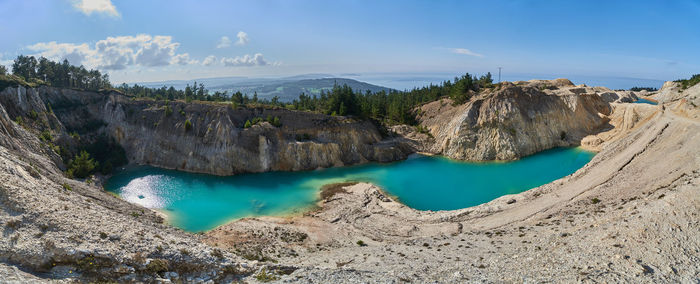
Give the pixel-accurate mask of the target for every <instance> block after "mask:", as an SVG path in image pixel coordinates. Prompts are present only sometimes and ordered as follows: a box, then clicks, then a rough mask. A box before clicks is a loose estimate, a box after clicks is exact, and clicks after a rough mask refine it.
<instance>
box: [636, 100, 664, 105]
mask: <svg viewBox="0 0 700 284" xmlns="http://www.w3.org/2000/svg"><path fill="white" fill-rule="evenodd" d="M634 103H635V104H650V105H657V104H658V103H657V102H654V101H650V100H647V99H638V100H636V101H634Z"/></svg>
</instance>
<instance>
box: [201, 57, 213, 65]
mask: <svg viewBox="0 0 700 284" xmlns="http://www.w3.org/2000/svg"><path fill="white" fill-rule="evenodd" d="M215 62H216V56H214V55H209V56H207V58H204V61H202V65H204V66H210V65H212V64H214V63H215Z"/></svg>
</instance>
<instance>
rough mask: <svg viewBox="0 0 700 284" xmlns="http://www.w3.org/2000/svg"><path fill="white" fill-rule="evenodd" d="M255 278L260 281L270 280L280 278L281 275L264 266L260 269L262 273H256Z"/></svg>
mask: <svg viewBox="0 0 700 284" xmlns="http://www.w3.org/2000/svg"><path fill="white" fill-rule="evenodd" d="M255 279H257V280H258V281H260V282H270V281H275V280H277V279H279V277H277V275H275V274H274V273H272V272H269V271H268V270H267V268H263V269H262V270H260V273H258V274H257V275H255Z"/></svg>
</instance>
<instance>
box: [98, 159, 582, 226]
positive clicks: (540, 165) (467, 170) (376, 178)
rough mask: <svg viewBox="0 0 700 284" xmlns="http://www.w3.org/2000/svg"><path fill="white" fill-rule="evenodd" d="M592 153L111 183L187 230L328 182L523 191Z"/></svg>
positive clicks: (308, 195)
mask: <svg viewBox="0 0 700 284" xmlns="http://www.w3.org/2000/svg"><path fill="white" fill-rule="evenodd" d="M593 156H594V153H592V152H588V151H584V150H581V149H579V148H558V149H552V150H547V151H543V152H540V153H538V154H535V155H532V156H528V157H525V158H523V159H520V160H517V161H512V162H478V163H476V162H461V161H454V160H450V159H447V158H443V157H431V156H421V155H413V156H411V157H410V158H409V159H407V160H405V161H400V162H395V163H389V164H376V163H375V164H366V165H360V166H350V167H340V168H330V169H321V170H315V171H304V172H268V173H258V174H243V175H236V176H229V177H221V176H213V175H204V174H193V173H186V172H179V171H174V170H164V169H159V168H153V167H145V166H144V167H135V168H129V169H125V170H122V171H120V172H119V173H117V174H116V175H114V176H113V177H112V178H110V179H109V180H108V181H107V183H106V185H105V188H106V189H107V190H109V191H111V192H114V193H116V194H118V195H119V196H120V197H122V198H123V199H125V200H127V201H129V202H133V203H136V204H140V205H142V206H144V207H148V208H153V209H157V210H159V211H161V212H163V213H165V214H167V215H168V217H169V220H168V221H169V222H170V223H171V224H172V225H174V226H176V227H179V228H182V229H183V230H186V231H190V232H200V231H206V230H210V229H212V228H214V227H216V226H218V225H221V224H224V223H227V222H229V221H231V220H233V219H237V218H243V217H249V216H271V215H285V214H292V213H295V212H303V211H304V210H306V209H308V208H310V207H312V206H313V205H314V204H315V202H316V201H317V200H318V198H319V189H320V188H321V186H322V185H324V184H328V183H336V182H344V181H364V182H371V183H374V184H376V185H378V186H380V187H381V188H383V189H384V190H385V191H386V192H387V193H389V194H391V195H393V196H395V197H397V198H398V199H399V200H400V201H401V202H402V203H404V204H406V205H408V206H409V207H412V208H415V209H419V210H452V209H460V208H466V207H470V206H474V205H478V204H482V203H485V202H488V201H491V200H493V199H495V198H497V197H500V196H503V195H506V194H513V193H519V192H522V191H525V190H528V189H530V188H534V187H537V186H540V185H542V184H546V183H548V182H551V181H553V180H556V179H558V178H561V177H563V176H566V175H569V174H571V173H573V172H575V171H576V170H577V169H579V168H581V167H582V166H583V165H585V164H586V163H588V162H589V161H590V160H591V159H592V158H593Z"/></svg>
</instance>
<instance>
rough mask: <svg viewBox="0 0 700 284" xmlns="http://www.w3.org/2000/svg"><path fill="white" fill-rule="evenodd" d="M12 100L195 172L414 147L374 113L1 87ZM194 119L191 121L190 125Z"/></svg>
mask: <svg viewBox="0 0 700 284" xmlns="http://www.w3.org/2000/svg"><path fill="white" fill-rule="evenodd" d="M17 92H19V93H20V94H21V95H19V96H18V95H16V93H17ZM18 100H22V101H18ZM4 101H7V104H8V105H13V106H15V107H14V108H13V110H14V112H16V113H17V114H20V113H27V112H29V111H30V110H37V111H39V112H41V113H47V109H46V108H47V106H48V105H51V107H52V110H53V112H54V113H55V116H54V115H53V114H50V115H48V113H47V115H48V117H52V118H53V120H51V119H49V121H53V124H56V125H57V126H56V127H52V129H60V130H61V131H60V132H72V131H77V132H79V133H83V132H90V131H92V132H94V131H104V132H106V133H107V134H109V135H110V136H112V137H114V138H115V139H116V141H117V142H118V143H119V144H121V145H122V147H124V149H125V150H126V153H127V156H128V158H129V161H130V162H132V163H135V164H148V165H153V166H157V167H162V168H170V169H178V170H184V171H190V172H200V173H209V174H217V175H231V174H237V173H245V172H264V171H273V170H274V171H276V170H283V171H297V170H312V169H316V168H323V167H333V166H343V165H350V164H358V163H365V162H368V161H378V162H390V161H396V160H400V159H404V158H406V156H407V155H408V154H409V153H411V152H412V151H413V150H412V149H411V147H410V146H408V145H406V144H402V143H398V142H396V143H394V142H391V141H383V138H382V135H381V134H380V132H379V129H378V128H377V126H375V125H374V124H373V123H371V122H369V121H360V120H354V119H349V118H345V117H331V116H327V115H322V114H313V113H307V112H296V111H289V110H284V109H269V108H237V109H232V108H231V107H229V106H228V105H226V104H213V103H198V102H194V103H187V104H185V103H183V102H169V103H166V102H163V101H161V102H155V101H147V100H133V99H131V98H129V97H126V96H123V95H120V94H117V93H112V94H102V93H94V92H81V91H75V90H67V89H57V88H50V87H40V88H36V89H25V88H22V87H19V88H7V89H6V90H4V91H3V92H2V93H0V102H4ZM166 105H167V106H166ZM166 108H169V109H170V111H166ZM17 114H13V115H17ZM256 117H259V118H262V119H266V118H267V117H278V118H279V121H280V122H281V124H282V125H281V126H277V127H276V126H273V125H272V124H270V123H268V122H262V123H258V124H256V125H253V126H252V127H250V128H244V127H243V126H244V124H245V122H246V121H247V120H253V119H254V118H256ZM188 121H189V125H190V127H186V126H185V125H186V124H188V123H187V122H188Z"/></svg>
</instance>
